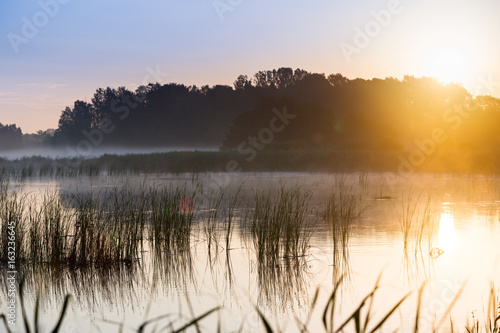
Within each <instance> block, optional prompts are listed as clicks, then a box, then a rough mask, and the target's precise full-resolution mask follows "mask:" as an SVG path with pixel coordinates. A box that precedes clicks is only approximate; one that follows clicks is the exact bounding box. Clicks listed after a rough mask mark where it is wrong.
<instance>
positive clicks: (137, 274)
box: [0, 173, 500, 332]
mask: <svg viewBox="0 0 500 333" xmlns="http://www.w3.org/2000/svg"><path fill="white" fill-rule="evenodd" d="M2 191H3V193H7V194H6V197H4V199H3V201H2V199H0V202H2V204H3V207H2V208H1V214H2V215H1V219H2V224H3V226H4V227H3V229H2V234H3V233H5V232H6V230H5V222H6V220H7V219H12V218H14V219H20V220H23V221H24V222H22V223H21V222H20V223H18V227H19V228H21V227H22V228H21V230H16V232H17V233H22V234H25V235H26V239H25V241H24V242H25V243H23V244H24V245H23V246H24V247H29V246H35V245H29V244H35V243H33V242H29V241H28V240H29V239H30V238H29V237H30V236H29V235H30V230H31V229H29V225H30V223H34V222H33V221H36V220H37V219H38V220H43V219H47V216H49V215H50V216H51V218H54V216H56V217H57V218H58V219H59V220H61V221H67V222H64V223H66V224H64V223H62V224H61V225H62V228H63V232H62V233H61V231H54V230H52V229H47V230H48V231H47V233H53V232H59V233H60V234H61V236H57V237H54V238H51V239H54V240H56V239H62V240H61V241H60V242H59V241H55V242H56V243H53V242H54V241H52V243H50V245H47V246H46V247H45V248H44V246H45V245H43V244H44V241H43V240H42V241H41V243H40V244H42V245H40V249H39V250H37V251H38V252H37V251H32V250H30V249H27V248H26V249H21V248H19V249H18V250H17V251H18V253H17V255H19V256H21V255H26V256H30V255H31V256H35V254H36V253H41V255H40V258H39V259H37V260H35V259H33V260H30V259H29V258H28V259H26V260H20V261H19V262H17V264H16V265H17V272H18V273H17V278H18V279H20V278H21V276H23V277H24V278H25V287H24V288H25V294H24V301H25V303H26V311H27V315H28V317H29V320H28V321H29V322H30V323H33V322H34V317H33V316H34V312H35V310H34V309H35V300H36V295H37V293H39V294H40V295H41V298H40V309H42V311H41V313H42V314H43V316H42V323H43V325H44V328H45V330H49V329H51V328H52V327H53V326H54V325H55V323H56V322H57V319H58V315H59V313H60V310H61V307H62V304H63V300H64V296H65V295H67V294H70V295H71V300H70V303H69V304H70V305H69V308H68V311H67V313H66V315H65V316H64V320H63V322H62V330H61V331H62V332H95V331H97V330H98V328H100V329H101V330H102V331H103V332H109V331H111V332H118V331H119V330H120V324H123V325H124V327H125V331H127V329H128V331H130V328H135V329H137V328H138V327H139V326H140V325H141V324H143V323H146V322H147V321H148V320H150V319H155V318H157V320H156V319H155V320H152V321H151V322H150V323H148V324H147V325H146V331H148V332H152V331H154V330H155V329H156V330H165V331H175V330H176V329H179V328H181V327H182V326H183V325H185V324H188V323H189V322H190V321H191V320H192V319H193V318H196V317H199V316H201V315H203V314H205V313H207V311H210V310H212V309H214V308H217V309H216V310H215V311H213V312H211V313H209V314H208V315H207V316H206V317H203V318H202V319H200V320H199V321H198V322H197V323H196V324H197V325H199V329H200V330H201V331H203V332H212V331H217V329H218V327H219V325H220V329H221V331H222V332H236V331H240V330H241V331H242V332H264V331H265V330H266V329H265V326H264V320H263V318H265V319H266V320H267V322H268V323H269V325H270V326H271V327H272V329H273V330H274V331H278V330H281V331H286V332H300V331H301V325H306V326H307V328H308V330H309V331H311V332H324V331H328V330H327V329H325V327H324V324H323V314H324V312H325V309H326V313H327V316H326V318H327V324H328V325H330V323H331V321H330V319H331V317H330V315H331V314H332V313H333V314H334V317H333V318H334V321H333V328H335V329H338V328H339V327H340V326H341V325H343V324H344V323H345V321H346V320H347V319H348V318H350V317H351V316H352V315H353V313H355V311H356V310H357V309H358V307H359V306H360V304H362V302H363V300H364V299H365V297H367V296H368V297H367V298H366V299H365V300H366V302H365V303H364V305H363V307H362V308H361V312H360V315H361V318H362V320H363V322H364V320H365V318H366V315H367V313H368V312H367V311H368V309H369V308H371V315H370V320H369V323H368V328H369V329H372V328H374V327H375V326H376V325H377V324H378V323H379V322H380V321H381V320H382V319H383V318H384V317H385V316H386V314H388V313H389V312H390V311H391V310H392V309H393V308H394V307H395V305H396V304H397V303H398V302H399V301H400V300H402V299H403V297H405V296H406V298H405V299H404V300H403V301H402V303H401V304H400V305H399V306H397V307H396V308H395V309H394V312H392V313H391V314H390V316H389V317H388V319H387V321H385V322H384V323H383V326H382V328H381V331H383V332H392V331H394V330H397V331H398V332H412V331H413V330H414V326H415V317H416V315H417V312H418V314H419V320H418V323H419V329H420V331H422V332H427V331H431V329H432V328H433V327H439V331H440V332H447V331H451V328H450V322H452V323H453V326H454V328H455V330H458V331H460V332H462V331H465V325H466V324H467V323H468V324H469V325H472V323H473V321H474V320H479V324H480V326H482V325H483V321H484V320H485V318H490V317H491V315H490V313H488V305H489V303H491V304H492V305H491V307H492V309H491V311H490V312H491V313H493V314H495V313H496V311H497V308H498V306H499V303H498V298H495V299H493V300H489V298H490V297H491V296H492V295H494V296H496V297H497V295H498V293H497V288H498V286H499V283H500V279H499V277H500V274H499V267H498V259H499V254H500V250H499V248H500V247H499V246H498V245H497V244H498V239H499V236H500V232H499V231H500V228H499V226H500V220H499V218H500V215H499V213H500V180H499V179H497V178H493V177H483V176H470V177H456V176H452V175H429V174H423V175H410V174H389V173H387V174H382V173H352V174H327V173H325V174H322V173H313V174H309V173H234V174H217V173H213V174H211V173H207V174H149V175H133V176H105V175H103V176H99V177H90V178H89V177H81V178H60V179H58V178H36V179H29V178H28V179H23V180H10V181H9V182H8V183H6V182H4V185H3V188H2ZM13 193H17V196H16V197H13ZM7 197H10V199H8V198H7ZM44 197H45V199H44ZM12 198H14V199H12ZM49 199H50V200H52V201H51V202H56V201H57V202H58V203H57V204H54V205H53V206H51V207H52V209H54V207H56V208H57V209H56V212H54V211H50V212H49V209H48V208H44V207H47V203H48V202H49V201H50V200H49ZM9 200H10V201H9ZM85 200H87V201H85ZM21 201H22V204H19V207H20V208H19V209H21V210H22V213H19V214H20V215H19V216H17V217H16V216H14V217H12V216H13V215H10V216H9V215H5V212H6V211H9V209H7V208H5V203H9V202H10V203H11V204H12V202H18V203H19V202H21ZM89 202H91V203H92V205H93V206H92V207H93V208H89V207H90V206H85V205H90V204H89ZM165 202H174V206H168V204H165ZM145 203H147V204H145ZM149 203H150V204H149ZM172 207H174V208H172ZM30 209H31V211H30ZM10 211H12V209H11V210H10ZM37 211H38V212H39V213H38V215H37V213H36V212H37ZM84 212H86V214H87V213H88V214H89V215H88V216H90V218H89V219H88V220H89V222H88V223H89V224H88V226H87V228H90V229H89V230H93V229H92V228H95V226H96V225H97V224H98V223H102V224H100V225H101V226H102V228H103V229H101V231H95V232H94V233H88V234H87V235H91V236H92V237H90V236H89V239H86V240H85V242H87V243H88V244H90V245H88V246H89V247H88V248H89V249H91V248H94V250H93V251H95V252H91V253H86V254H82V252H81V251H84V250H83V246H82V244H83V243H84V239H83V236H82V235H84V233H83V231H82V230H83V229H84V224H83V223H84V222H82V221H84V220H83V216H84ZM89 212H90V213H89ZM58 214H59V215H58ZM155 214H157V215H155ZM158 214H159V215H158ZM30 216H31V217H32V218H31V220H30V218H29V217H30ZM92 219H96V221H97V220H99V221H101V222H96V221H93V220H92ZM78 221H80V222H78ZM138 221H140V222H138ZM154 221H157V222H154ZM158 221H159V222H158ZM162 221H167V222H162ZM168 221H173V222H172V223H173V225H171V226H169V227H168V228H171V229H168V228H167V227H165V226H164V225H162V223H170V222H168ZM179 221H180V222H179ZM176 223H177V224H176ZM180 223H184V224H182V226H181V224H180ZM273 223H274V224H279V228H277V227H275V226H273ZM118 224H120V228H119V229H116V228H117V225H118ZM111 225H113V227H112V228H113V229H107V228H111V227H110V226H111ZM42 226H43V223H42V224H41V227H40V228H42ZM122 227H123V228H124V229H122ZM139 227H140V228H141V229H139ZM23 228H24V229H23ZM44 228H45V227H44ZM47 228H49V227H47ZM64 228H66V229H64ZM130 228H136V229H134V230H131V229H130ZM166 228H167V229H166ZM180 228H182V229H181V230H182V232H177V231H178V230H180ZM102 230H105V231H102ZM109 230H113V231H109ZM117 230H119V231H117ZM31 232H32V231H31ZM110 233H112V234H111V235H110ZM124 235H125V236H124ZM130 235H132V236H130ZM138 235H139V236H138ZM127 237H128V238H127ZM133 237H136V238H134V239H132V238H133ZM137 237H138V238H137ZM162 237H163V238H162ZM87 243H86V244H87ZM57 244H60V246H61V250H60V251H59V252H60V253H59V252H57V253H59V257H58V258H63V260H61V259H57V260H59V261H57V262H55V261H53V260H52V259H50V258H53V257H50V258H49V257H44V254H43V253H51V256H54V255H55V254H54V253H55V250H54V248H55V247H57V246H59V245H57ZM110 244H111V245H110ZM134 246H135V247H134ZM49 247H50V249H48V248H49ZM72 249H73V250H72ZM25 250H26V251H25ZM30 251H31V252H30ZM44 251H45V252H44ZM85 251H88V250H85ZM107 253H111V254H110V256H111V255H115V254H116V257H113V258H118V256H120V257H119V259H116V262H113V260H110V259H109V258H111V257H106V255H107ZM118 253H119V254H118ZM101 254H102V258H103V259H102V260H101V259H97V258H101ZM93 256H95V258H96V259H93ZM82 258H83V259H82ZM51 260H52V261H51ZM7 270H8V268H7V266H5V267H4V266H2V272H3V273H4V274H2V277H1V278H2V279H3V280H4V281H2V283H3V284H4V285H5V286H7V283H8V281H7V280H6V279H7V277H8V275H7ZM377 280H378V281H379V282H377ZM336 287H338V288H336ZM335 288H336V289H335ZM334 289H335V290H336V293H335V298H334V302H335V307H333V310H332V306H331V305H332V303H329V299H330V296H331V294H332V291H333V290H334ZM419 290H421V293H419ZM316 293H317V294H316ZM315 295H317V298H315ZM370 295H371V297H370ZM419 299H420V301H419ZM0 300H1V302H2V303H1V304H2V312H7V311H6V310H5V309H6V305H5V304H7V303H6V302H7V301H8V297H7V293H2V294H1V295H0ZM327 304H330V306H327ZM418 304H420V306H417V305H418ZM417 308H419V310H418V311H417ZM17 318H18V321H17V325H16V326H15V327H13V326H10V328H11V329H13V331H15V330H14V328H17V329H18V331H19V332H21V331H23V330H22V329H21V325H22V321H21V319H20V318H21V315H20V304H19V303H18V311H17ZM2 329H3V327H2ZM189 329H190V330H192V331H196V329H195V325H193V326H191V327H190V328H189ZM344 331H345V332H353V331H355V326H354V322H353V320H351V321H350V322H348V323H347V324H346V326H345V330H344Z"/></svg>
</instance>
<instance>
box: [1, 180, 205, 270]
mask: <svg viewBox="0 0 500 333" xmlns="http://www.w3.org/2000/svg"><path fill="white" fill-rule="evenodd" d="M0 189H1V192H0V226H1V228H0V232H1V237H0V261H2V262H7V261H8V255H7V254H8V239H7V236H8V233H7V232H6V231H7V230H8V226H9V222H15V224H16V240H15V244H16V259H17V260H18V261H20V262H31V263H33V264H39V263H50V264H69V265H87V264H94V263H108V264H109V263H119V262H131V261H133V260H135V259H136V258H138V257H139V252H140V251H141V250H142V249H144V246H145V244H144V242H145V238H146V236H147V234H146V233H148V234H149V238H148V240H149V241H150V243H151V244H152V246H153V247H154V248H155V249H157V250H159V251H160V250H161V251H167V252H169V253H172V252H176V251H177V250H179V249H181V250H182V249H184V250H185V249H187V248H189V246H190V245H189V244H190V237H191V229H192V224H193V215H194V212H195V210H194V208H195V195H196V189H194V190H193V191H188V190H187V188H186V186H182V185H181V186H177V187H165V188H157V187H151V188H145V187H141V188H139V189H138V190H132V189H131V188H129V187H127V186H124V187H122V188H115V189H112V190H108V189H106V190H104V191H98V192H94V191H92V192H88V193H76V194H68V195H61V194H60V193H58V192H52V193H46V194H45V195H43V197H42V198H41V200H38V199H39V198H38V199H37V198H36V197H33V196H29V195H28V194H22V195H21V194H20V192H19V191H17V190H16V189H9V188H8V185H6V184H3V185H2V184H0ZM38 201H39V202H38ZM68 207H69V208H68Z"/></svg>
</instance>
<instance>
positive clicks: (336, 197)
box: [321, 176, 367, 278]
mask: <svg viewBox="0 0 500 333" xmlns="http://www.w3.org/2000/svg"><path fill="white" fill-rule="evenodd" d="M366 209H367V206H366V204H365V201H364V199H363V194H361V192H359V191H358V189H356V188H355V187H353V186H348V185H347V182H346V177H345V176H337V177H336V178H335V183H334V186H333V188H332V189H331V190H330V192H329V194H327V196H326V203H325V204H324V205H323V208H322V213H321V218H322V219H323V220H325V221H327V222H328V223H330V224H331V226H332V241H333V266H334V268H335V270H334V272H335V276H336V277H338V276H340V274H342V272H345V273H347V272H348V271H349V267H350V266H349V238H350V235H351V233H352V225H353V222H354V221H355V220H357V219H359V218H360V217H361V216H362V214H363V212H364V211H365V210H366ZM348 275H349V274H348ZM335 276H334V278H335Z"/></svg>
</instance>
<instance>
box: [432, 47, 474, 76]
mask: <svg viewBox="0 0 500 333" xmlns="http://www.w3.org/2000/svg"><path fill="white" fill-rule="evenodd" d="M466 63H467V62H466V59H465V57H464V56H463V55H462V54H460V53H457V52H446V53H441V54H439V55H438V56H437V57H436V58H435V59H434V63H433V64H432V69H431V73H430V74H431V76H433V77H435V78H436V79H438V80H439V81H441V82H443V83H451V82H455V83H460V82H461V81H462V80H463V74H464V67H465V66H466Z"/></svg>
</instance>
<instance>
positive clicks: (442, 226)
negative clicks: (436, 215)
mask: <svg viewBox="0 0 500 333" xmlns="http://www.w3.org/2000/svg"><path fill="white" fill-rule="evenodd" d="M456 243H457V232H456V230H455V219H454V217H453V214H452V213H451V212H450V211H449V210H448V209H447V211H445V212H443V213H441V218H440V219H439V248H440V249H441V250H443V251H445V252H446V251H452V250H454V249H455V246H456Z"/></svg>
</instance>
